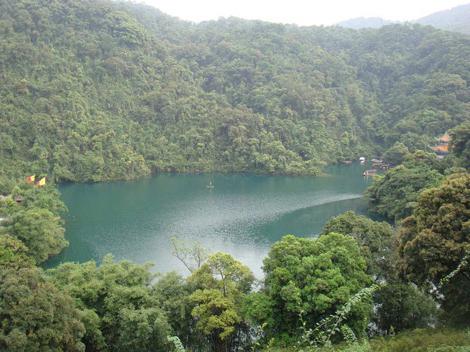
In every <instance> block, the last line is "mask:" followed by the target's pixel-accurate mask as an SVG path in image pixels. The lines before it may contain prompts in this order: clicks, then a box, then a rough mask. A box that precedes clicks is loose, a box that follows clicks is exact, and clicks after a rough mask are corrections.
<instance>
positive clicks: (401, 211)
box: [366, 151, 443, 221]
mask: <svg viewBox="0 0 470 352" xmlns="http://www.w3.org/2000/svg"><path fill="white" fill-rule="evenodd" d="M442 172H443V170H442V166H441V165H439V164H438V161H437V159H436V157H435V156H434V155H432V154H427V153H423V152H421V151H418V152H415V153H414V154H413V155H411V156H409V157H408V158H406V159H405V162H404V163H403V164H402V165H399V166H397V167H394V168H392V169H390V170H389V171H387V172H386V173H385V175H384V176H383V177H378V178H376V179H375V180H374V182H373V184H372V185H371V186H369V188H368V189H367V191H366V197H367V198H368V200H369V207H370V209H371V210H372V211H373V212H376V213H378V214H380V215H382V216H384V217H385V218H387V219H389V220H391V221H397V220H400V219H403V218H405V217H407V216H409V215H411V213H412V211H413V208H414V206H415V205H416V200H417V198H418V195H419V193H420V192H421V191H422V190H423V189H425V188H427V187H431V186H435V185H437V184H438V183H439V181H440V180H441V179H442V177H443V176H442Z"/></svg>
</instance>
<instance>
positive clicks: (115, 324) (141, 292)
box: [47, 256, 170, 352]
mask: <svg viewBox="0 0 470 352" xmlns="http://www.w3.org/2000/svg"><path fill="white" fill-rule="evenodd" d="M47 274H48V276H49V277H50V279H51V280H52V282H53V283H54V284H55V285H56V286H57V287H58V288H60V290H61V291H63V292H66V293H67V294H69V295H70V296H72V298H74V299H75V301H76V304H77V306H78V308H79V309H80V310H81V316H82V322H83V324H84V325H85V328H86V334H85V336H84V339H83V341H84V343H85V345H86V346H87V348H89V349H91V350H97V351H111V352H114V351H118V352H119V351H128V350H129V349H137V350H139V351H142V352H144V351H155V350H164V349H165V348H166V346H167V344H168V340H167V336H168V335H169V332H170V327H169V325H168V322H167V318H166V315H165V313H164V311H163V310H162V309H161V308H160V307H159V300H158V297H157V296H156V295H155V294H153V290H152V287H151V282H152V279H153V277H154V275H153V274H151V273H150V272H149V266H147V265H137V264H132V263H130V262H125V261H124V262H118V263H114V262H113V259H112V257H110V256H107V257H105V258H104V260H103V263H102V264H101V266H99V267H97V266H96V264H95V263H94V262H87V263H84V264H73V263H66V264H62V265H60V266H59V267H57V268H55V269H51V270H49V271H48V273H47Z"/></svg>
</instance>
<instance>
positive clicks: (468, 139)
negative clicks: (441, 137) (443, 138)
mask: <svg viewBox="0 0 470 352" xmlns="http://www.w3.org/2000/svg"><path fill="white" fill-rule="evenodd" d="M450 136H451V140H450V150H451V151H452V153H453V154H454V155H455V156H456V157H457V158H458V159H459V161H460V163H461V165H462V166H463V167H465V168H467V169H469V168H470V122H466V123H462V124H461V125H459V126H457V127H455V128H454V129H452V130H451V132H450Z"/></svg>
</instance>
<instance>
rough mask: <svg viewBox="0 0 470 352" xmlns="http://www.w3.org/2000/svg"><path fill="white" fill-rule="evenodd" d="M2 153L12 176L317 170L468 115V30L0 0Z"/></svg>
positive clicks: (414, 142) (429, 138)
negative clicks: (297, 22)
mask: <svg viewBox="0 0 470 352" xmlns="http://www.w3.org/2000/svg"><path fill="white" fill-rule="evenodd" d="M0 38H1V39H0V76H1V78H2V85H1V86H0V92H1V94H0V126H1V127H0V140H1V143H0V163H1V165H2V168H1V171H0V172H2V173H7V174H10V175H13V176H17V177H24V175H26V174H33V173H35V174H41V173H43V174H48V175H49V176H50V177H55V178H56V179H58V180H70V181H101V180H113V179H130V178H135V177H140V176H143V175H147V174H149V173H151V172H159V171H176V172H201V171H224V172H228V171H237V172H238V171H250V172H260V173H270V174H276V173H282V174H316V173H318V172H319V170H320V169H321V167H322V165H324V164H325V163H334V162H337V161H341V160H347V159H351V158H356V157H358V156H360V155H366V156H369V155H370V156H372V155H376V154H378V153H380V152H381V151H383V150H384V149H385V148H387V147H389V146H391V145H392V144H394V143H395V142H397V141H400V142H403V143H404V144H406V145H407V146H408V147H409V148H410V149H412V150H413V149H416V148H427V146H428V145H429V144H430V143H432V142H433V141H434V137H435V136H438V135H440V134H442V133H443V132H444V131H446V130H447V129H449V128H451V127H453V126H455V125H457V124H459V123H461V122H462V121H465V120H468V119H469V118H470V113H469V104H470V90H469V80H470V62H469V60H468V57H470V39H469V38H467V37H465V36H462V35H458V34H453V33H450V32H443V31H439V30H435V29H433V28H429V27H422V26H419V25H406V26H403V25H391V26H386V27H383V28H381V29H378V30H373V29H369V30H364V31H353V30H350V29H343V28H338V27H328V28H325V27H297V26H288V25H280V24H272V23H266V22H260V21H245V20H240V19H234V18H229V19H222V20H219V21H210V22H205V23H201V24H199V25H195V24H191V23H187V22H184V21H180V20H177V19H174V18H172V17H169V16H166V15H164V14H162V13H161V12H159V11H157V10H155V9H153V8H151V7H147V6H143V5H135V4H130V3H121V2H119V3H117V2H109V1H103V0H99V1H91V0H81V1H55V0H39V1H35V2H34V3H32V2H31V1H27V0H18V1H14V2H0Z"/></svg>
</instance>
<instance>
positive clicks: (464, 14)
mask: <svg viewBox="0 0 470 352" xmlns="http://www.w3.org/2000/svg"><path fill="white" fill-rule="evenodd" d="M416 23H420V24H424V25H430V26H433V27H436V28H439V29H445V30H448V31H453V32H460V33H464V34H470V4H466V5H462V6H457V7H454V8H453V9H450V10H445V11H440V12H436V13H433V14H431V15H429V16H426V17H423V18H420V19H418V20H416Z"/></svg>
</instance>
